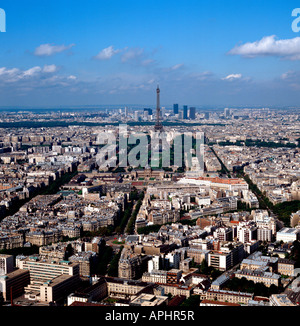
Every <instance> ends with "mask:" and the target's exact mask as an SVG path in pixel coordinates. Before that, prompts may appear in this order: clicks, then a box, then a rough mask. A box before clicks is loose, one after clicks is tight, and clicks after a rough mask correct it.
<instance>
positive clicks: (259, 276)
mask: <svg viewBox="0 0 300 326" xmlns="http://www.w3.org/2000/svg"><path fill="white" fill-rule="evenodd" d="M234 275H235V277H237V278H243V277H244V278H246V279H247V280H248V281H253V282H254V283H263V284H264V285H265V286H267V287H270V286H271V285H275V286H279V285H280V275H278V274H275V273H271V272H266V271H262V270H249V269H243V270H238V271H236V272H235V273H234Z"/></svg>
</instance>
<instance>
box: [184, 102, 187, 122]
mask: <svg viewBox="0 0 300 326" xmlns="http://www.w3.org/2000/svg"><path fill="white" fill-rule="evenodd" d="M187 118H188V107H187V105H184V106H183V119H185V120H186V119H187Z"/></svg>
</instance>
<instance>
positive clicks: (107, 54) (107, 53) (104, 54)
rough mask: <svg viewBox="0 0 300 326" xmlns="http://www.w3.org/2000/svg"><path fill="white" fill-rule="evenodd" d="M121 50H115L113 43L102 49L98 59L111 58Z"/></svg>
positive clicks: (96, 57) (97, 56)
mask: <svg viewBox="0 0 300 326" xmlns="http://www.w3.org/2000/svg"><path fill="white" fill-rule="evenodd" d="M120 51H121V50H118V49H117V50H114V47H113V46H112V45H111V46H109V47H108V48H105V49H103V50H101V51H100V52H99V53H98V54H97V55H96V56H95V59H97V60H108V59H111V58H112V57H113V56H114V55H115V54H117V53H119V52H120Z"/></svg>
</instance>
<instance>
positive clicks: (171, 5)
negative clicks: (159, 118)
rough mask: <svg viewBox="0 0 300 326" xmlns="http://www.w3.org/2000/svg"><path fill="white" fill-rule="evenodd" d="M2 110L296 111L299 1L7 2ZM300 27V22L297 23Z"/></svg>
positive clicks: (0, 63)
mask: <svg viewBox="0 0 300 326" xmlns="http://www.w3.org/2000/svg"><path fill="white" fill-rule="evenodd" d="M0 7H1V8H3V9H4V10H5V12H6V28H7V31H6V33H0V44H1V47H0V49H1V50H0V106H68V105H106V104H119V105H126V104H127V105H128V104H129V105H130V104H141V105H155V89H156V86H157V84H159V85H160V88H161V104H162V105H163V106H169V105H172V103H179V104H180V105H184V104H187V105H196V106H198V107H201V106H224V107H225V106H245V107H247V106H248V107H249V106H298V104H299V95H298V94H299V90H300V66H299V63H300V32H299V33H295V32H293V30H292V28H291V24H292V22H293V20H294V19H295V17H292V16H291V13H292V11H293V9H294V8H298V7H300V3H299V2H298V1H290V0H289V1H281V0H273V1H263V0H239V1H237V0H230V1H225V0H206V1H204V0H185V1H176V0H173V1H169V0H161V1H157V0H147V1H146V0H128V1H120V0H86V1H77V0H60V1H57V0H51V1H48V0H43V1H40V0H39V1H38V0H27V1H24V0H22V1H21V0H19V1H17V0H2V1H1V4H0ZM299 26H300V23H299Z"/></svg>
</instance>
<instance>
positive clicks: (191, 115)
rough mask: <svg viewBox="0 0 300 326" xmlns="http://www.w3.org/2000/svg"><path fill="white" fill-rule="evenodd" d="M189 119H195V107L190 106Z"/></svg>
mask: <svg viewBox="0 0 300 326" xmlns="http://www.w3.org/2000/svg"><path fill="white" fill-rule="evenodd" d="M190 119H191V120H195V119H196V108H195V107H190Z"/></svg>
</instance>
